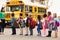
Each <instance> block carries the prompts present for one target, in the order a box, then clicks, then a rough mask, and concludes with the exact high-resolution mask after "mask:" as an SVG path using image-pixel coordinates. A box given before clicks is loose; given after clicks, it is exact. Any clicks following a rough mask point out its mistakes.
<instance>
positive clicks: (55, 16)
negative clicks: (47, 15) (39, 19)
mask: <svg viewBox="0 0 60 40" xmlns="http://www.w3.org/2000/svg"><path fill="white" fill-rule="evenodd" d="M53 18H54V27H53V30H54V33H55V38H57V32H58V28H57V27H58V26H59V19H58V18H57V14H56V13H54V14H53ZM56 23H58V25H57V24H56Z"/></svg>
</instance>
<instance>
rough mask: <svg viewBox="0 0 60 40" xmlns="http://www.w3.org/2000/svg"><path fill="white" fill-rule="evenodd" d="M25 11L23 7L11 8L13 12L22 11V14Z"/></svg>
mask: <svg viewBox="0 0 60 40" xmlns="http://www.w3.org/2000/svg"><path fill="white" fill-rule="evenodd" d="M23 9H24V7H23V6H11V11H12V12H14V11H20V12H22V11H23Z"/></svg>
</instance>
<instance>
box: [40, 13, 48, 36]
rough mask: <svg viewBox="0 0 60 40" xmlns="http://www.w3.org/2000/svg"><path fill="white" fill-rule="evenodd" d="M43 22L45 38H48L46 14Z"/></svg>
mask: <svg viewBox="0 0 60 40" xmlns="http://www.w3.org/2000/svg"><path fill="white" fill-rule="evenodd" d="M41 21H42V26H43V32H44V36H46V28H47V15H46V14H44V15H43V19H42V20H41Z"/></svg>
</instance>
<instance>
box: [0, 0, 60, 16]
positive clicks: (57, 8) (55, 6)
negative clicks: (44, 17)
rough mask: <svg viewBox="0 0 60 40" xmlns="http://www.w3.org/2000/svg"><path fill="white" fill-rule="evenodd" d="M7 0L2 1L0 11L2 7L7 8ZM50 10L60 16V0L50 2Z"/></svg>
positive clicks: (50, 0)
mask: <svg viewBox="0 0 60 40" xmlns="http://www.w3.org/2000/svg"><path fill="white" fill-rule="evenodd" d="M5 2H6V0H0V10H1V7H2V6H5ZM48 5H49V9H48V11H51V12H52V14H53V13H57V15H58V16H60V1H59V0H49V4H48Z"/></svg>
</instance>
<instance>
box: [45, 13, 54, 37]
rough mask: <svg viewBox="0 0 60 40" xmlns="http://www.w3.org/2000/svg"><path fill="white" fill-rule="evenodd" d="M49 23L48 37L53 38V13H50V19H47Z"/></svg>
mask: <svg viewBox="0 0 60 40" xmlns="http://www.w3.org/2000/svg"><path fill="white" fill-rule="evenodd" d="M47 21H48V29H49V31H48V35H47V36H46V37H51V33H52V27H53V18H52V16H51V12H48V17H47Z"/></svg>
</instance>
